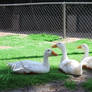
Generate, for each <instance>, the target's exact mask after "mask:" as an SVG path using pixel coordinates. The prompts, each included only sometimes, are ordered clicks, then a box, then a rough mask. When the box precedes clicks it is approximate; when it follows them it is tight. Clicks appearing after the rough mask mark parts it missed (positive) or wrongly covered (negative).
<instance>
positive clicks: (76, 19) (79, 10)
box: [66, 4, 92, 38]
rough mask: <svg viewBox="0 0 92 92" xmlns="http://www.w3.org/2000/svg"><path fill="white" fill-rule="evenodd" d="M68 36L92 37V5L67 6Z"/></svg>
mask: <svg viewBox="0 0 92 92" xmlns="http://www.w3.org/2000/svg"><path fill="white" fill-rule="evenodd" d="M66 16H67V17H66V31H67V32H66V36H67V37H83V38H84V37H87V38H92V5H91V4H90V5H89V4H74V5H73V4H69V5H67V6H66Z"/></svg>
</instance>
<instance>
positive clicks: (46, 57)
mask: <svg viewBox="0 0 92 92" xmlns="http://www.w3.org/2000/svg"><path fill="white" fill-rule="evenodd" d="M43 65H45V66H49V63H48V55H46V54H44V60H43Z"/></svg>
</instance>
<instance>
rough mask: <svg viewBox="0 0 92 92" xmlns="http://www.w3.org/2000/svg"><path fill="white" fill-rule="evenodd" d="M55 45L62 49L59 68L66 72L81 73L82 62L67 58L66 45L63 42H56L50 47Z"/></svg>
mask: <svg viewBox="0 0 92 92" xmlns="http://www.w3.org/2000/svg"><path fill="white" fill-rule="evenodd" d="M56 47H58V48H59V49H60V50H61V51H62V57H61V61H60V65H59V69H60V70H61V71H63V72H65V73H68V74H73V75H82V63H79V62H78V61H76V60H72V59H69V58H68V56H67V51H66V47H65V45H64V44H63V43H57V44H55V45H53V46H52V48H56Z"/></svg>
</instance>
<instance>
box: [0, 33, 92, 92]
mask: <svg viewBox="0 0 92 92" xmlns="http://www.w3.org/2000/svg"><path fill="white" fill-rule="evenodd" d="M7 35H16V34H14V33H4V32H0V36H7ZM21 35H22V34H21ZM23 36H24V34H23ZM77 40H80V38H66V39H64V40H63V43H69V42H74V41H77ZM54 43H56V42H54ZM6 48H12V47H8V46H0V49H6ZM69 76H70V77H69V79H68V80H67V81H75V82H76V89H75V90H70V89H68V88H66V87H65V86H64V81H53V82H51V83H48V84H44V85H39V86H27V87H25V88H19V89H14V90H8V91H0V92H87V90H85V89H84V88H83V87H82V86H81V84H82V83H83V82H85V81H86V80H87V79H88V78H91V77H92V73H91V71H89V70H84V73H83V75H82V76H79V77H74V76H72V75H69Z"/></svg>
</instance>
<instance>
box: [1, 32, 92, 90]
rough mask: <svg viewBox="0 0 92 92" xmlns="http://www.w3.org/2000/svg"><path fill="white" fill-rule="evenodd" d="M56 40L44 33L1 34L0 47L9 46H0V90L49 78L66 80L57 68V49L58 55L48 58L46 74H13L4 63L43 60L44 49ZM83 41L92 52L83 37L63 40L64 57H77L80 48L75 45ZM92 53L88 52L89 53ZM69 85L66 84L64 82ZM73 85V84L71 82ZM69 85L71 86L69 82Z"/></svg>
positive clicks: (54, 37) (77, 58)
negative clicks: (76, 39) (78, 39)
mask: <svg viewBox="0 0 92 92" xmlns="http://www.w3.org/2000/svg"><path fill="white" fill-rule="evenodd" d="M56 40H60V39H59V36H56V35H46V34H35V35H34V34H32V35H28V36H19V35H15V36H5V37H0V46H10V47H11V48H7V49H0V90H3V89H11V88H12V89H13V88H18V87H24V86H27V85H37V84H43V83H48V82H50V81H53V80H66V79H67V78H68V75H65V74H63V73H60V72H59V71H58V65H59V63H60V59H61V51H60V50H59V49H58V48H56V49H53V50H54V51H56V52H57V53H58V54H59V55H58V56H57V57H56V56H51V57H49V61H50V65H51V71H50V72H49V73H46V74H38V75H30V74H29V75H24V74H14V73H13V72H12V71H11V69H10V68H9V67H8V66H7V63H8V62H16V61H21V60H34V61H38V62H41V61H43V53H44V51H45V50H46V49H47V48H51V45H52V41H56ZM83 43H87V44H88V46H89V48H90V52H92V49H91V45H92V41H91V40H88V39H83V40H80V41H76V42H73V43H67V44H66V47H67V51H68V56H69V58H71V59H76V60H79V61H80V60H81V58H82V56H83V51H82V50H78V49H77V48H76V47H77V46H78V45H81V44H83ZM90 55H92V53H90ZM65 85H66V87H69V85H70V84H69V83H66V84H65ZM72 85H75V84H72ZM70 88H71V85H70ZM71 89H72V88H71Z"/></svg>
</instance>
